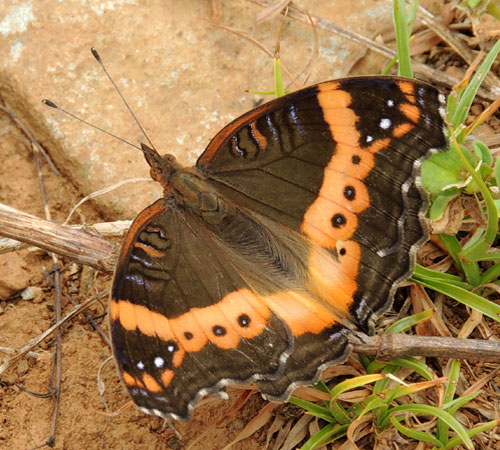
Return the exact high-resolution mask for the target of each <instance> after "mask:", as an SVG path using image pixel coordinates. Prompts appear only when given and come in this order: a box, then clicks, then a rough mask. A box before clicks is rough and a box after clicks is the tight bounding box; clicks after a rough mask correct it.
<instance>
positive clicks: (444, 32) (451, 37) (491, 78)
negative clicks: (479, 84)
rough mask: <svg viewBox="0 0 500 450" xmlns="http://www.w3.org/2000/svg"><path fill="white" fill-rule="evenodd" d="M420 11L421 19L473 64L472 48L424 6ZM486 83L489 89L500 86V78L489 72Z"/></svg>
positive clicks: (469, 63)
mask: <svg viewBox="0 0 500 450" xmlns="http://www.w3.org/2000/svg"><path fill="white" fill-rule="evenodd" d="M418 11H419V13H420V16H419V20H420V21H421V22H422V23H423V24H424V25H426V26H427V27H428V28H430V29H431V30H432V31H433V32H434V33H436V34H437V35H438V36H439V37H440V38H441V39H442V40H443V41H444V42H446V43H447V44H448V45H449V46H450V47H451V48H452V49H453V50H455V52H456V53H457V54H458V55H459V56H460V57H461V58H462V59H463V60H464V61H465V62H466V63H467V64H468V65H472V63H473V62H474V59H475V58H476V56H475V55H474V53H473V52H472V50H471V49H470V48H469V47H468V46H467V45H466V44H465V43H464V42H462V41H461V40H459V39H457V38H456V37H455V33H452V32H451V31H450V30H449V29H448V28H447V27H445V26H444V25H443V24H442V23H441V22H439V21H438V20H437V19H436V17H434V16H433V15H432V14H431V13H430V12H429V11H427V10H426V9H425V8H424V7H423V6H421V5H420V6H419V7H418ZM485 85H486V87H488V88H489V89H491V87H492V86H500V80H499V79H498V78H497V77H496V75H495V74H494V73H493V72H489V73H488V74H487V75H486V79H485Z"/></svg>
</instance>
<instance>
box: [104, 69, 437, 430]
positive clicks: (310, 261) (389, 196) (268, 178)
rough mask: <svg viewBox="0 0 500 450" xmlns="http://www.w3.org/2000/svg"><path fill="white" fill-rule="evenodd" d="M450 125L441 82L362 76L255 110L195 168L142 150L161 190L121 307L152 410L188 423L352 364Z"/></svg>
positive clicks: (418, 222) (127, 374)
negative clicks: (210, 408)
mask: <svg viewBox="0 0 500 450" xmlns="http://www.w3.org/2000/svg"><path fill="white" fill-rule="evenodd" d="M443 117H444V96H443V95H442V94H440V93H439V92H438V91H437V90H436V89H435V88H434V87H432V86H430V85H428V84H425V83H423V82H419V81H415V80H410V79H404V78H398V77H383V76H367V77H353V78H345V79H340V80H335V81H327V82H324V83H321V84H317V85H315V86H311V87H307V88H305V89H302V90H299V91H297V92H294V93H291V94H288V95H286V96H284V97H281V98H278V99H276V100H273V101H270V102H269V103H266V104H264V105H262V106H260V107H258V108H256V109H254V110H252V111H250V112H247V113H246V114H244V115H243V116H241V117H239V118H238V119H236V120H234V121H233V122H231V123H230V124H229V125H227V126H226V127H225V128H223V129H222V130H221V131H220V132H219V133H218V134H217V135H216V136H215V137H214V138H213V140H212V141H211V142H210V144H209V145H208V147H207V148H206V150H205V151H204V153H203V154H202V155H201V156H200V157H199V159H198V161H197V162H196V165H195V166H194V167H189V168H183V167H181V166H180V165H179V164H178V163H177V162H176V160H175V158H174V157H173V156H172V155H165V156H160V154H159V153H158V152H157V151H156V150H155V149H154V148H151V147H150V146H147V145H145V144H142V145H141V147H142V151H143V153H144V155H145V158H146V160H147V162H148V164H149V165H150V167H151V176H152V178H153V179H154V180H156V181H158V182H160V183H161V185H162V186H163V190H164V195H163V197H162V198H160V199H159V200H157V201H156V202H155V203H153V204H152V205H150V206H149V207H147V208H146V209H145V210H144V211H142V212H141V213H140V214H139V215H138V216H137V218H136V219H135V221H134V222H133V224H132V226H131V228H130V230H129V231H128V234H127V236H126V237H125V239H124V242H123V246H122V249H121V252H120V256H119V262H118V265H117V267H116V271H115V276H114V281H113V286H112V292H111V299H110V308H109V317H110V328H111V337H112V343H113V353H114V357H115V360H116V363H117V366H118V370H119V373H120V376H121V379H122V380H123V382H124V384H125V386H126V389H127V390H128V393H129V394H130V396H131V398H132V400H133V401H134V402H135V404H136V405H137V406H138V407H139V409H140V410H141V411H143V412H145V413H148V414H155V415H157V416H160V417H164V418H173V419H178V420H188V419H189V417H190V414H191V412H192V410H193V408H194V407H195V405H196V404H197V402H198V401H199V400H200V399H201V398H202V397H204V396H207V395H214V396H217V395H218V396H222V397H227V394H226V393H225V386H227V385H232V384H238V385H248V384H250V383H253V384H255V385H256V386H257V387H258V388H259V390H260V392H261V393H262V395H263V396H264V397H265V398H266V399H269V400H272V401H285V400H287V399H288V398H289V396H290V395H291V393H292V392H293V390H294V389H295V388H296V387H298V386H301V385H309V384H312V383H314V382H315V381H317V379H318V377H319V376H320V374H321V372H322V371H323V370H324V369H325V368H326V367H328V366H331V365H334V364H338V363H340V362H343V361H344V360H345V359H346V358H347V356H348V354H349V352H350V351H351V346H350V344H349V336H350V335H351V334H355V333H356V331H358V330H360V331H364V332H370V331H371V330H372V329H373V326H374V323H375V321H376V319H377V317H378V316H380V315H381V314H382V313H383V312H385V311H386V310H387V309H388V308H390V306H391V304H392V299H393V295H394V292H395V289H396V287H397V286H398V284H399V283H400V282H401V281H402V280H404V279H405V278H407V277H408V276H409V275H410V274H411V272H412V268H413V266H414V261H415V253H416V250H417V248H418V246H419V245H421V244H422V243H423V242H424V241H425V240H426V238H427V229H426V226H425V223H424V218H423V216H424V213H425V209H426V204H427V200H426V196H425V193H424V192H423V191H422V189H421V187H420V179H419V172H420V166H421V163H422V161H423V159H424V158H426V157H427V156H429V154H430V153H431V152H432V151H434V150H438V149H443V148H444V147H445V146H446V139H445V132H444V119H443Z"/></svg>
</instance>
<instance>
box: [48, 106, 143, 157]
mask: <svg viewBox="0 0 500 450" xmlns="http://www.w3.org/2000/svg"><path fill="white" fill-rule="evenodd" d="M42 103H43V104H45V105H47V106H49V107H51V108H54V109H57V110H58V111H60V112H62V113H64V114H67V115H68V116H70V117H72V118H73V119H76V120H78V121H79V122H81V123H83V124H85V125H87V126H89V127H91V128H94V129H96V130H98V131H101V132H102V133H104V134H107V135H108V136H111V137H113V138H115V139H118V140H119V141H121V142H123V143H124V144H127V145H130V146H131V147H134V148H136V149H138V150H141V151H142V149H141V147H139V146H138V145H134V144H132V143H131V142H129V141H127V140H125V139H123V138H121V137H120V136H117V135H116V134H113V133H110V132H109V131H106V130H104V129H103V128H101V127H98V126H97V125H94V124H93V123H90V122H87V121H86V120H83V119H81V118H80V117H78V116H75V115H74V114H73V113H70V112H69V111H66V110H65V109H63V108H61V107H60V106H57V105H56V104H55V103H54V102H53V101H52V100H48V99H46V98H44V99H43V100H42Z"/></svg>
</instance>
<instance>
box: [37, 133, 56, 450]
mask: <svg viewBox="0 0 500 450" xmlns="http://www.w3.org/2000/svg"><path fill="white" fill-rule="evenodd" d="M32 142H33V143H34V144H33V145H32V147H33V157H34V160H35V164H36V170H37V174H38V182H39V184H40V193H41V195H42V202H43V207H44V211H45V219H47V220H50V219H51V218H52V217H51V214H50V208H49V204H48V201H47V192H46V190H45V184H44V180H43V174H42V168H41V163H40V149H41V146H40V145H39V144H38V142H36V140H34V139H32ZM51 258H52V263H53V271H52V275H53V277H54V289H55V293H56V298H55V322H56V323H57V322H59V321H60V320H61V315H62V314H61V312H62V306H61V297H62V295H61V292H62V288H61V266H60V264H59V261H58V259H57V256H56V254H55V253H53V252H52V253H51ZM55 341H56V346H55V347H56V348H55V352H54V355H53V359H52V363H53V364H52V368H53V369H55V372H54V371H53V372H52V373H51V375H50V381H49V389H48V391H49V392H52V393H53V396H52V398H53V404H54V406H53V410H52V425H51V431H50V436H49V438H48V439H47V441H46V444H47V445H49V446H53V445H54V443H55V433H56V424H57V415H58V413H59V405H60V398H61V397H60V393H61V365H62V339H61V330H60V329H59V328H58V329H57V330H56V336H55Z"/></svg>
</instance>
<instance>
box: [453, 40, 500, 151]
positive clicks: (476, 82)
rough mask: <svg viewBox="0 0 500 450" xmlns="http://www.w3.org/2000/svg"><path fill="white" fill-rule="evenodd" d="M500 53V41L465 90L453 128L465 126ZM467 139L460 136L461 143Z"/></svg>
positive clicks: (456, 112) (454, 118)
mask: <svg viewBox="0 0 500 450" xmlns="http://www.w3.org/2000/svg"><path fill="white" fill-rule="evenodd" d="M499 52H500V40H498V41H497V42H496V43H495V45H494V46H493V48H492V49H491V50H490V52H489V53H488V55H487V56H486V58H485V59H484V61H483V62H482V63H481V65H480V66H479V68H478V69H477V72H476V74H475V75H474V76H473V77H472V78H471V80H470V83H469V84H468V85H467V87H466V88H465V90H464V92H463V95H462V96H461V98H460V101H459V103H458V105H457V109H456V111H455V113H454V114H453V116H452V117H451V120H450V121H451V124H452V126H453V128H457V127H458V126H459V125H460V124H463V123H464V122H465V119H466V118H467V114H469V110H470V107H471V105H472V102H473V101H474V98H475V97H476V94H477V91H478V89H479V87H480V86H481V84H482V82H483V80H484V79H485V77H486V75H487V74H488V72H489V70H490V68H491V66H492V65H493V63H494V62H495V59H496V57H497V55H498V53H499ZM465 137H466V136H460V139H459V142H464V141H465Z"/></svg>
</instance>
